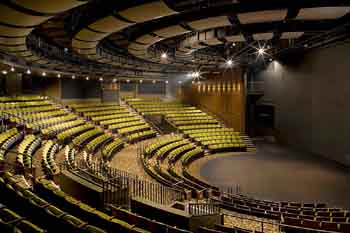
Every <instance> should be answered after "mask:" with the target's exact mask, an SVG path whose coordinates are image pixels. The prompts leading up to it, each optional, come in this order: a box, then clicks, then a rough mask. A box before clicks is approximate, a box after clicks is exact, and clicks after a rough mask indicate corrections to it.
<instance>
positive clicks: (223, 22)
mask: <svg viewBox="0 0 350 233" xmlns="http://www.w3.org/2000/svg"><path fill="white" fill-rule="evenodd" d="M187 24H188V25H189V26H190V27H191V28H193V29H195V30H197V31H201V30H205V29H209V28H217V27H224V26H229V25H231V23H230V21H229V20H228V18H227V16H218V17H210V18H206V19H201V20H196V21H192V22H189V23H187Z"/></svg>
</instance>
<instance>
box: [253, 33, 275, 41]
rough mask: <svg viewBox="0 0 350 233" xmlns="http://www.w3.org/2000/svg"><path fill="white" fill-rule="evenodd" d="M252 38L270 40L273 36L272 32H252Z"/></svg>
mask: <svg viewBox="0 0 350 233" xmlns="http://www.w3.org/2000/svg"><path fill="white" fill-rule="evenodd" d="M253 38H254V40H271V39H272V38H273V33H272V32H266V33H256V34H253Z"/></svg>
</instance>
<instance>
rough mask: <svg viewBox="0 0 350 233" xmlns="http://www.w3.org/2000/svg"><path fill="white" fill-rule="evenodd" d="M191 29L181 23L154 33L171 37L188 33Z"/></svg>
mask: <svg viewBox="0 0 350 233" xmlns="http://www.w3.org/2000/svg"><path fill="white" fill-rule="evenodd" d="M188 32H189V30H188V29H185V28H183V27H182V26H181V25H174V26H170V27H166V28H162V29H159V30H156V31H153V33H154V34H156V35H158V36H161V37H163V38H170V37H174V36H178V35H182V34H185V33H188Z"/></svg>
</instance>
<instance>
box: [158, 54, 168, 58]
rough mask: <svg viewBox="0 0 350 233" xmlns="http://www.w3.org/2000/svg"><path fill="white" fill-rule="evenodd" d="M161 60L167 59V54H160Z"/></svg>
mask: <svg viewBox="0 0 350 233" xmlns="http://www.w3.org/2000/svg"><path fill="white" fill-rule="evenodd" d="M160 57H161V58H163V59H165V58H167V57H168V54H166V53H162V55H161V56H160Z"/></svg>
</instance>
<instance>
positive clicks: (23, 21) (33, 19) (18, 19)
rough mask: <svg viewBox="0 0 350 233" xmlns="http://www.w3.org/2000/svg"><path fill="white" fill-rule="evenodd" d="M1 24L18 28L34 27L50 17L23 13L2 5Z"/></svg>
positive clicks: (0, 6) (0, 8)
mask: <svg viewBox="0 0 350 233" xmlns="http://www.w3.org/2000/svg"><path fill="white" fill-rule="evenodd" d="M0 12H1V14H0V22H2V23H6V24H8V25H13V26H18V27H34V26H36V25H38V24H40V23H41V22H43V21H45V20H46V19H48V18H49V17H48V16H46V17H44V16H34V15H28V14H25V13H22V12H20V11H17V10H15V9H12V8H11V7H8V6H6V5H0Z"/></svg>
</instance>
